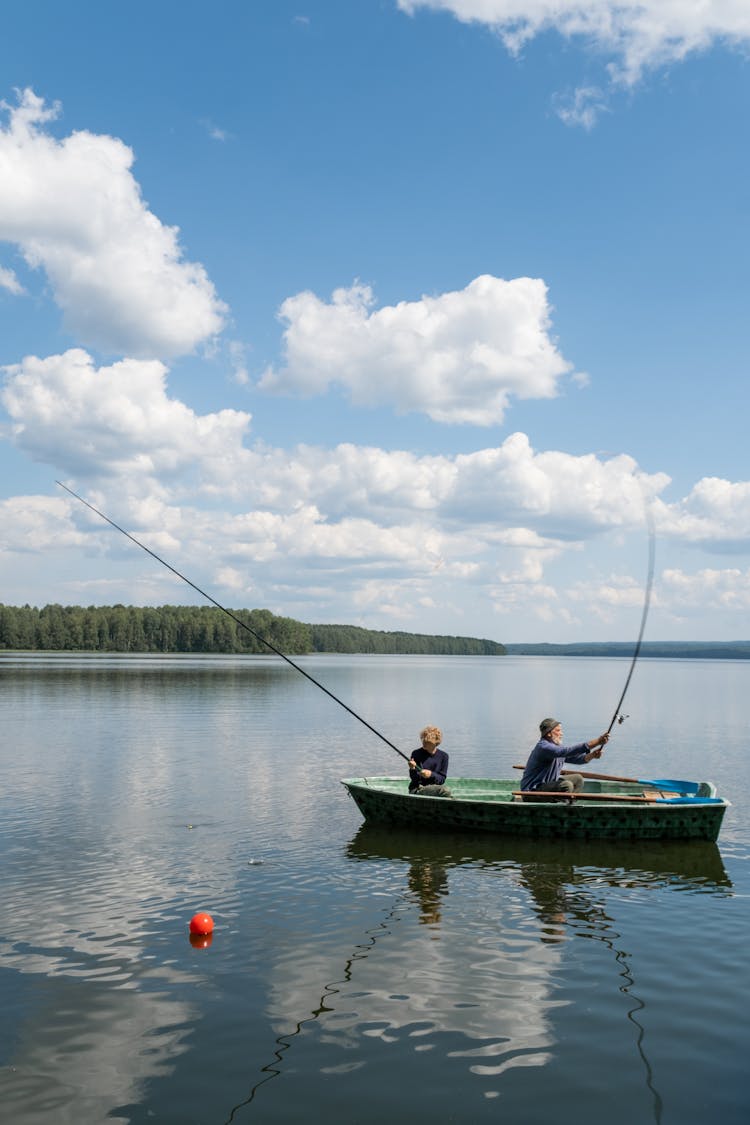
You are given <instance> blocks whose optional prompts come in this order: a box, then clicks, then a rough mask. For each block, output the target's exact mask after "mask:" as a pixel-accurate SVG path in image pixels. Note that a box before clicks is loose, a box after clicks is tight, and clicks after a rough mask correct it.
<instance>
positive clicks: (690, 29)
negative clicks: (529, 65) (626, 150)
mask: <svg viewBox="0 0 750 1125" xmlns="http://www.w3.org/2000/svg"><path fill="white" fill-rule="evenodd" d="M396 2H397V4H398V7H399V8H400V9H401V10H402V11H403V12H407V13H408V14H410V15H411V14H413V13H414V12H416V11H417V10H418V9H421V8H427V9H432V10H434V11H443V12H450V13H452V15H454V16H455V17H456V19H458V20H461V22H463V23H480V24H484V25H486V26H487V27H489V28H491V29H492V31H493V32H495V33H496V34H497V35H498V36H499V38H500V39H501V40H502V42H503V44H504V45H505V47H506V48H507V49H508V51H510V53H511V54H514V55H517V54H518V53H519V52H520V51H521V50H522V48H523V46H524V45H525V44H526V43H528V42H529V41H530V40H531V39H533V38H534V37H535V36H537V35H540V34H542V33H544V32H548V31H557V32H558V33H559V34H560V35H562V36H564V37H565V38H566V39H569V40H575V41H578V42H579V43H581V44H583V45H584V46H585V47H588V48H590V49H591V50H592V51H594V52H595V53H596V55H597V56H598V57H600V58H602V59H603V60H607V71H608V73H609V76H610V78H611V80H612V82H613V83H614V84H615V86H620V87H632V86H634V85H635V84H636V83H637V82H638V81H639V80H640V79H641V78H642V76H643V74H644V72H645V71H647V70H653V69H655V68H657V67H660V66H665V65H669V64H670V63H675V62H681V61H682V60H683V59H685V58H686V57H687V56H688V55H690V54H692V53H693V52H696V51H703V50H708V49H709V48H710V47H713V46H714V45H716V44H722V45H726V46H729V47H736V48H745V49H746V48H747V46H748V45H749V44H750V5H748V4H747V3H746V2H745V0H396ZM555 100H556V109H557V112H558V113H559V115H560V117H562V119H563V120H564V121H566V122H567V123H568V124H578V125H583V126H584V128H587V129H588V128H591V127H592V126H593V124H594V123H595V121H596V119H597V117H598V115H599V113H601V112H602V110H603V109H605V108H606V100H605V99H604V98H603V96H602V94H601V92H600V91H599V90H598V89H596V88H595V87H591V86H582V87H581V88H580V89H579V90H576V91H575V92H574V93H573V94H572V95H570V96H568V97H565V98H562V99H559V98H558V99H555Z"/></svg>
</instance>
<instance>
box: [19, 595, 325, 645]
mask: <svg viewBox="0 0 750 1125" xmlns="http://www.w3.org/2000/svg"><path fill="white" fill-rule="evenodd" d="M231 612H232V613H233V614H234V615H235V617H237V618H238V619H239V620H240V621H243V622H244V623H245V625H247V626H248V627H249V628H250V629H252V630H253V631H254V632H255V633H257V634H258V635H259V636H261V637H266V638H267V639H268V640H269V641H270V642H271V644H273V645H275V647H276V648H278V649H279V650H280V651H282V652H287V653H304V652H310V650H311V648H312V637H311V635H310V628H309V626H308V625H304V624H303V623H302V622H301V621H294V620H293V619H292V618H291V617H277V616H276V615H275V614H273V613H271V612H270V611H269V610H267V609H252V610H246V609H237V610H232V611H231ZM0 649H22V650H25V649H31V650H37V649H38V650H43V651H55V652H196V653H199V652H206V653H212V652H215V653H218V652H224V653H227V652H228V653H234V652H238V653H261V652H268V651H269V649H268V648H267V646H266V645H264V644H262V643H261V642H260V641H258V640H256V638H255V637H254V636H253V635H252V633H250V632H248V631H247V629H243V628H242V627H241V626H240V625H238V624H237V622H236V621H233V620H232V618H231V617H228V616H227V614H226V613H222V611H221V610H220V609H216V608H214V607H213V606H194V605H162V606H132V605H128V606H126V605H112V606H93V605H92V606H88V607H87V608H84V607H82V606H75V605H46V606H44V607H43V608H42V609H36V608H35V607H33V606H28V605H25V606H20V607H16V606H8V605H0Z"/></svg>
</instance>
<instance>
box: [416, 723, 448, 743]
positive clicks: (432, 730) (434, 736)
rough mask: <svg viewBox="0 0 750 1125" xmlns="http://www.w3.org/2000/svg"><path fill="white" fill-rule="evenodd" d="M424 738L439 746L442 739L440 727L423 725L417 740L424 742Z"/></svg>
mask: <svg viewBox="0 0 750 1125" xmlns="http://www.w3.org/2000/svg"><path fill="white" fill-rule="evenodd" d="M425 739H427V740H428V742H434V744H435V745H436V746H439V745H440V743H441V742H442V741H443V732H442V731H441V729H440V727H425V728H424V730H423V731H420V734H419V740H420V742H424V740H425Z"/></svg>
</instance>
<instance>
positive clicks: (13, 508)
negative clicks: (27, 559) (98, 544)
mask: <svg viewBox="0 0 750 1125" xmlns="http://www.w3.org/2000/svg"><path fill="white" fill-rule="evenodd" d="M67 512H68V505H67V504H66V503H65V501H64V500H63V499H62V498H58V497H56V496H12V497H10V498H9V499H8V500H0V528H2V533H1V534H0V553H2V552H3V551H16V552H19V553H20V554H34V553H35V552H37V551H45V550H47V548H49V547H50V546H52V545H54V546H55V547H58V548H59V547H76V548H79V549H80V548H81V547H82V546H83V544H84V543H85V541H86V536H85V535H83V534H82V533H81V532H80V531H78V530H77V529H76V528H75V527H73V526H72V525H71V524H69V523H67V522H66V519H65V517H66V515H67Z"/></svg>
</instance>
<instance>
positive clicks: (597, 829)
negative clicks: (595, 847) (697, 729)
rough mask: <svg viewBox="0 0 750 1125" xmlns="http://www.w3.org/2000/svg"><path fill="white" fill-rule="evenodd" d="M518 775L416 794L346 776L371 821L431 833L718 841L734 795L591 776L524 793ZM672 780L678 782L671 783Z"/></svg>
mask: <svg viewBox="0 0 750 1125" xmlns="http://www.w3.org/2000/svg"><path fill="white" fill-rule="evenodd" d="M518 784H519V783H518V780H517V779H513V780H495V779H492V778H481V777H461V778H456V779H454V778H450V779H449V782H448V787H449V788H450V791H451V793H452V797H450V798H449V797H428V796H424V795H421V796H414V795H411V794H410V793H409V792H408V785H409V781H408V778H403V777H357V778H345V779H344V780H343V781H342V785H344V786H345V788H346V790H347V791H348V793H349V795H350V796H351V797H352V798H353V799H354V801H355V802H356V804H357V807H358V808H359V811H360V812H361V813H362V815H363V817H364V818H365V820H366V821H367V822H368V823H374V824H390V825H399V826H401V827H409V828H419V829H427V830H429V831H432V832H456V831H472V832H478V831H479V832H494V833H497V834H500V835H505V836H514V837H522V838H527V839H528V838H534V837H537V838H540V837H545V838H554V839H603V840H625V839H628V840H691V839H693V840H716V839H717V837H718V835H719V830H720V828H721V823H722V820H723V819H724V813H725V812H726V809H727V808H728V807H729V801H726V800H724V798H722V797H718V796H717V795H716V789H715V787H714V786H713V785H712V784H711V783H710V782H707V781H702V782H698V783H696V782H684V783H681V784H684V788H683V789H680V788H679V786H678V785H677V783H674V782H670V783H669V785H670V788H665V789H659V788H657V786H658V784H659V783H658V782H632V783H625V782H617V781H593V780H588V779H587V780H586V781H585V783H584V787H583V790H582V791H581V792H580V793H578V794H575V795H568V794H560V793H539V792H536V793H533V794H523V795H522V794H521V793H519V792H518ZM671 786H674V788H672V787H671Z"/></svg>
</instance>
